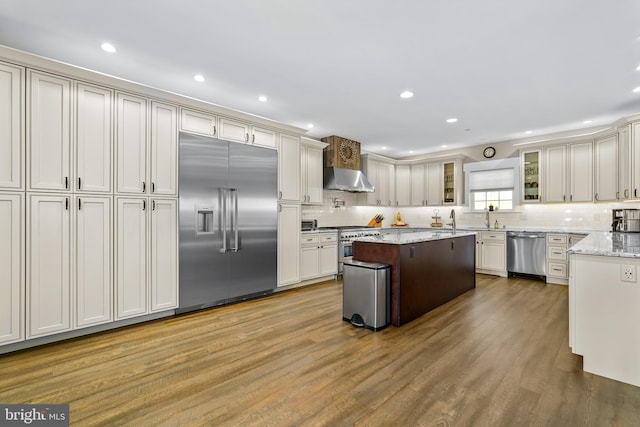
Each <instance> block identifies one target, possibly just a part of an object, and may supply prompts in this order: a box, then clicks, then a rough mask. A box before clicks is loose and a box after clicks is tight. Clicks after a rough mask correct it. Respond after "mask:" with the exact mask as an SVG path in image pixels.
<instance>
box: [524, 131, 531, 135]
mask: <svg viewBox="0 0 640 427" xmlns="http://www.w3.org/2000/svg"><path fill="white" fill-rule="evenodd" d="M532 132H533V131H532V130H525V131H524V133H525V134H526V135H529V134H530V133H532Z"/></svg>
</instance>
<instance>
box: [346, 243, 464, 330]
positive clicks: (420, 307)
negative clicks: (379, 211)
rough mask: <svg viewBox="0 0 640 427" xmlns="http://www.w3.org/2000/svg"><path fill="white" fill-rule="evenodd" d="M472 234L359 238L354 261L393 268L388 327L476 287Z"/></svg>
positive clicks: (427, 310)
mask: <svg viewBox="0 0 640 427" xmlns="http://www.w3.org/2000/svg"><path fill="white" fill-rule="evenodd" d="M475 247H476V245H475V233H468V232H464V233H456V234H454V233H451V232H432V231H425V232H413V233H402V232H401V231H398V232H397V233H391V234H385V235H382V236H376V237H367V238H362V239H358V240H356V241H355V242H354V243H353V259H354V260H356V261H366V262H379V263H384V264H389V265H390V266H391V302H390V306H391V319H390V320H391V324H392V325H394V326H401V325H403V324H405V323H407V322H410V321H411V320H413V319H416V318H418V317H420V316H422V315H423V314H425V313H427V312H429V311H431V310H433V309H434V308H436V307H439V306H441V305H442V304H445V303H446V302H449V301H451V300H452V299H454V298H456V297H457V296H459V295H462V294H463V293H465V292H467V291H469V290H471V289H474V288H475V286H476V276H475Z"/></svg>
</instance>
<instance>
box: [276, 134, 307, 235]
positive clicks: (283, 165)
mask: <svg viewBox="0 0 640 427" xmlns="http://www.w3.org/2000/svg"><path fill="white" fill-rule="evenodd" d="M278 200H280V201H282V202H298V203H300V200H301V198H300V138H298V137H297V136H291V135H287V134H281V135H280V143H279V146H278ZM299 226H300V224H298V227H299ZM298 231H299V230H298ZM296 234H298V232H296Z"/></svg>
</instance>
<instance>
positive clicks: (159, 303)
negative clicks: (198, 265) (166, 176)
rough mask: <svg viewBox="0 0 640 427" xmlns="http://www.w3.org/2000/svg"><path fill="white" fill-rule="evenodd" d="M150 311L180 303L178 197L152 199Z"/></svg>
mask: <svg viewBox="0 0 640 427" xmlns="http://www.w3.org/2000/svg"><path fill="white" fill-rule="evenodd" d="M150 252H151V311H161V310H168V309H172V308H176V307H177V306H178V201H177V200H176V199H151V251H150Z"/></svg>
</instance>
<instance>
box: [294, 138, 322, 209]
mask: <svg viewBox="0 0 640 427" xmlns="http://www.w3.org/2000/svg"><path fill="white" fill-rule="evenodd" d="M300 142H301V143H300V171H301V173H300V176H301V184H302V203H303V204H309V205H321V204H322V194H323V181H322V172H323V170H322V155H323V153H322V150H323V148H324V146H326V145H327V144H325V143H323V142H317V141H313V140H310V139H308V138H301V140H300Z"/></svg>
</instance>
